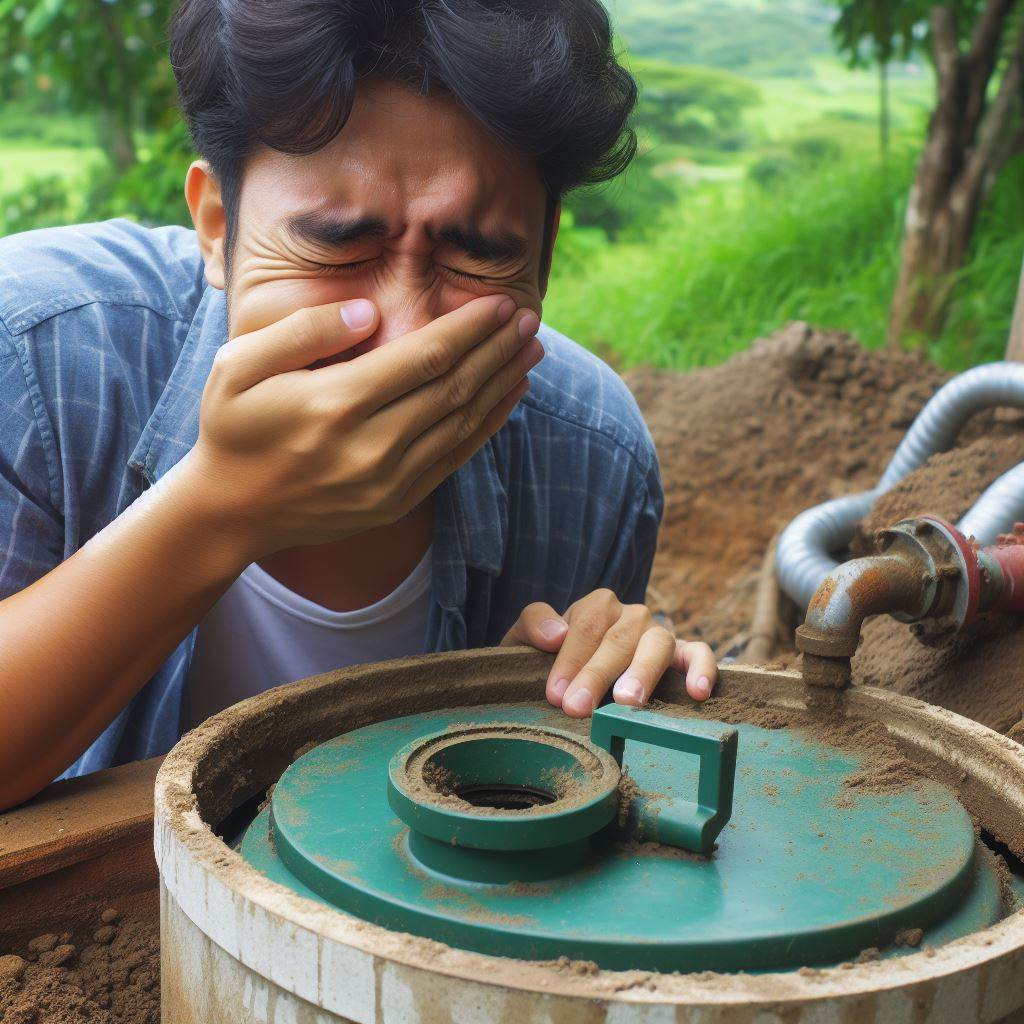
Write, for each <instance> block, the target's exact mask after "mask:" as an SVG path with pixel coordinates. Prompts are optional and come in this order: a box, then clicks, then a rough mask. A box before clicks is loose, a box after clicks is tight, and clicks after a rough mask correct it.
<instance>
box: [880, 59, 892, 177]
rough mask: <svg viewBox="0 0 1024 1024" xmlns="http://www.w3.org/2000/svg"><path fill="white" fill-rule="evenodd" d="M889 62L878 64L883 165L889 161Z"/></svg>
mask: <svg viewBox="0 0 1024 1024" xmlns="http://www.w3.org/2000/svg"><path fill="white" fill-rule="evenodd" d="M889 122H890V116H889V62H888V61H884V60H883V61H879V64H878V148H879V150H880V151H881V154H882V164H883V166H888V163H889Z"/></svg>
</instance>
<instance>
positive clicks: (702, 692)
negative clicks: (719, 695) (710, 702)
mask: <svg viewBox="0 0 1024 1024" xmlns="http://www.w3.org/2000/svg"><path fill="white" fill-rule="evenodd" d="M693 688H694V690H695V691H696V692H697V698H698V699H699V700H707V698H708V697H710V696H711V683H710V682H709V681H708V677H707V676H701V677H700V678H699V679H698V680H697V682H695V683H694V684H693Z"/></svg>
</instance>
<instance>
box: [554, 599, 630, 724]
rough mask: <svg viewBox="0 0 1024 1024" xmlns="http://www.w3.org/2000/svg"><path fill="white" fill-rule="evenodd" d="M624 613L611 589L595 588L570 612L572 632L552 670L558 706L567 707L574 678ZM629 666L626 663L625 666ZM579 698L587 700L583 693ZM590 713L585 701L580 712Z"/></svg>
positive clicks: (567, 636)
mask: <svg viewBox="0 0 1024 1024" xmlns="http://www.w3.org/2000/svg"><path fill="white" fill-rule="evenodd" d="M621 614H622V605H621V604H620V603H619V601H618V599H617V598H616V596H615V595H614V594H613V593H612V592H611V591H610V590H595V591H594V592H593V593H592V594H587V596H586V597H584V598H582V599H581V600H580V601H577V602H576V604H574V605H573V606H572V608H570V609H569V611H568V612H567V613H566V615H565V618H566V619H567V620H568V622H569V632H568V633H567V634H566V636H565V640H564V641H563V642H562V646H561V648H560V649H559V652H558V655H557V657H556V658H555V663H554V665H552V667H551V671H550V672H549V673H548V683H547V695H548V700H549V701H550V702H551V703H552V704H554V706H555V707H561V708H565V697H566V694H567V693H568V692H569V688H570V687H571V686H572V684H573V680H574V679H575V678H576V676H577V675H578V674H579V672H580V670H581V669H582V668H583V666H584V665H586V664H587V662H588V661H590V659H591V658H592V657H593V656H594V653H595V652H596V651H597V649H598V648H599V647H600V646H601V644H602V642H603V641H604V638H605V636H606V634H607V633H608V630H609V629H610V628H611V627H612V625H613V624H614V623H616V622H617V621H618V620H619V617H620V616H621ZM626 664H629V659H627V660H626ZM625 667H626V665H625V664H624V665H623V668H625ZM577 699H578V700H580V701H584V700H585V698H583V697H580V698H577ZM595 706H596V705H595ZM591 710H593V709H591ZM589 713H590V712H589V711H586V710H583V709H582V705H581V710H580V714H581V715H587V714H589Z"/></svg>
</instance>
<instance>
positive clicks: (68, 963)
mask: <svg viewBox="0 0 1024 1024" xmlns="http://www.w3.org/2000/svg"><path fill="white" fill-rule="evenodd" d="M76 939H79V937H78V936H77V935H73V934H71V933H70V932H65V933H63V934H61V935H40V936H37V937H36V938H35V939H33V940H32V941H31V942H29V943H28V945H27V946H26V947H25V948H24V949H22V950H19V951H18V952H17V953H16V954H9V955H7V956H0V1024H83V1022H85V1021H88V1022H89V1024H157V1022H158V1021H159V1019H160V947H159V942H160V936H159V915H158V913H157V909H156V906H155V904H154V905H153V906H145V907H139V908H138V909H136V910H133V911H132V912H131V913H129V914H125V915H124V916H123V917H122V916H121V915H120V914H119V913H118V912H117V911H116V910H113V909H110V910H107V911H104V913H103V915H102V916H101V918H100V919H99V920H98V921H96V922H95V924H94V928H93V930H92V932H91V933H88V934H87V935H85V936H84V937H83V938H82V939H80V940H79V941H78V942H75V941H74V940H76Z"/></svg>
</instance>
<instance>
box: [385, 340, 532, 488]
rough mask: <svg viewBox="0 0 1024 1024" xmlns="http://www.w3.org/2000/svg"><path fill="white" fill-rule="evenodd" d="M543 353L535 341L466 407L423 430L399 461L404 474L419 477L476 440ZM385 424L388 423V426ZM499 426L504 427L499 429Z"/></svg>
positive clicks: (488, 383) (489, 382) (410, 443)
mask: <svg viewBox="0 0 1024 1024" xmlns="http://www.w3.org/2000/svg"><path fill="white" fill-rule="evenodd" d="M543 352H544V350H543V348H542V347H541V346H540V342H536V341H535V342H533V343H532V344H530V345H527V346H525V347H524V349H523V351H522V353H521V354H520V355H519V356H517V357H516V359H515V360H514V362H513V364H512V365H511V366H509V367H507V368H505V369H504V370H502V371H500V372H499V373H497V374H495V375H494V377H493V378H492V379H491V380H490V381H488V382H487V385H486V386H485V387H483V388H481V389H480V390H479V391H478V392H477V394H476V395H475V396H474V397H473V399H472V400H471V401H470V402H469V403H468V404H467V405H465V406H463V407H462V408H460V409H456V410H455V411H453V412H451V413H449V414H448V415H447V416H444V417H443V418H442V419H440V420H439V421H438V422H436V423H434V424H433V425H432V426H430V427H428V428H427V429H426V430H423V431H421V432H420V433H419V436H417V437H414V438H413V439H412V440H411V441H410V442H409V444H408V446H407V447H406V449H405V452H403V454H402V456H401V461H400V466H401V467H402V468H401V471H402V472H406V473H410V474H412V475H418V474H419V473H420V472H422V471H423V470H425V469H426V467H428V466H431V465H434V464H435V463H437V462H438V460H440V459H443V458H444V457H445V455H446V453H448V452H451V451H454V450H455V449H456V448H458V447H459V446H460V445H461V444H463V443H464V442H465V441H466V440H467V439H468V438H471V437H474V436H475V435H476V433H477V431H478V430H479V429H480V425H481V424H482V423H483V422H484V420H485V419H486V418H487V416H488V415H489V414H490V412H491V410H492V409H494V408H495V406H497V405H498V404H499V403H500V402H501V401H502V400H503V399H504V398H505V396H506V395H508V394H509V393H510V392H511V391H512V390H513V389H514V388H517V387H518V386H519V384H520V383H521V382H522V380H523V379H524V378H525V377H526V374H527V373H528V372H529V370H530V369H531V368H532V367H533V366H535V365H536V364H537V363H538V362H540V360H541V359H542V358H543ZM386 423H387V421H386V420H385V425H386ZM502 423H504V420H502ZM500 426H501V424H499V426H498V429H500ZM395 429H398V428H397V427H396V428H395ZM488 436H490V435H488Z"/></svg>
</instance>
